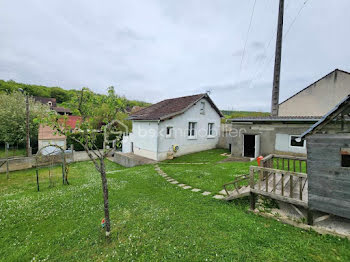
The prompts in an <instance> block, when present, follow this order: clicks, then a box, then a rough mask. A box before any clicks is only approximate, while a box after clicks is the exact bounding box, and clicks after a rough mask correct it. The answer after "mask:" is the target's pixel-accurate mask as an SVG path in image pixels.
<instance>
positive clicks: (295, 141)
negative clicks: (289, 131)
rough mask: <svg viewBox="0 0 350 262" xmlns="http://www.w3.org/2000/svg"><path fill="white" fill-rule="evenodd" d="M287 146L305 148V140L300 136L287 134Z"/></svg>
mask: <svg viewBox="0 0 350 262" xmlns="http://www.w3.org/2000/svg"><path fill="white" fill-rule="evenodd" d="M289 146H290V147H301V148H305V140H303V139H301V138H300V136H289Z"/></svg>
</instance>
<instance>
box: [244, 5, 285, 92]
mask: <svg viewBox="0 0 350 262" xmlns="http://www.w3.org/2000/svg"><path fill="white" fill-rule="evenodd" d="M290 3H291V2H290V1H288V2H287V6H286V8H285V11H287V10H288V7H289V4H290ZM275 36H276V32H275V31H274V32H273V34H272V35H271V37H270V40H269V42H268V44H267V45H266V46H265V49H264V53H263V55H262V56H261V58H259V59H258V60H257V61H256V62H255V65H254V66H256V65H257V66H258V67H259V68H260V66H261V65H263V66H265V64H266V58H267V51H268V50H269V47H270V45H271V43H272V40H273V39H274V37H275ZM263 62H264V63H263ZM262 63H263V64H262ZM269 63H270V62H269ZM257 73H258V72H256V74H255V75H257ZM252 77H253V76H252ZM252 77H250V78H249V79H252ZM255 77H256V76H255ZM252 82H253V80H252V81H251V82H250V84H249V87H250V86H251V84H252Z"/></svg>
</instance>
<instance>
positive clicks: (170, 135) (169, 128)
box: [165, 126, 173, 138]
mask: <svg viewBox="0 0 350 262" xmlns="http://www.w3.org/2000/svg"><path fill="white" fill-rule="evenodd" d="M165 137H166V138H173V127H172V126H167V127H166V135H165Z"/></svg>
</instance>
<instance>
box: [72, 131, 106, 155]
mask: <svg viewBox="0 0 350 262" xmlns="http://www.w3.org/2000/svg"><path fill="white" fill-rule="evenodd" d="M80 136H81V135H80V134H71V135H69V136H68V137H67V148H69V147H70V145H73V147H74V150H75V151H84V147H83V146H82V145H81V144H79V143H78V142H76V141H75V140H74V139H73V137H74V138H76V139H79V138H80ZM95 145H96V146H97V147H98V148H103V134H102V133H99V134H97V135H96V141H95Z"/></svg>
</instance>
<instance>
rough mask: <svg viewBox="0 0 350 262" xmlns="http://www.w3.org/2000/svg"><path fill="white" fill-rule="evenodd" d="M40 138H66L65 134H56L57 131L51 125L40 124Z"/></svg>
mask: <svg viewBox="0 0 350 262" xmlns="http://www.w3.org/2000/svg"><path fill="white" fill-rule="evenodd" d="M38 139H39V140H65V139H66V137H65V136H63V135H59V134H55V131H54V130H53V129H52V128H51V127H50V126H43V125H40V126H39V134H38Z"/></svg>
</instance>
